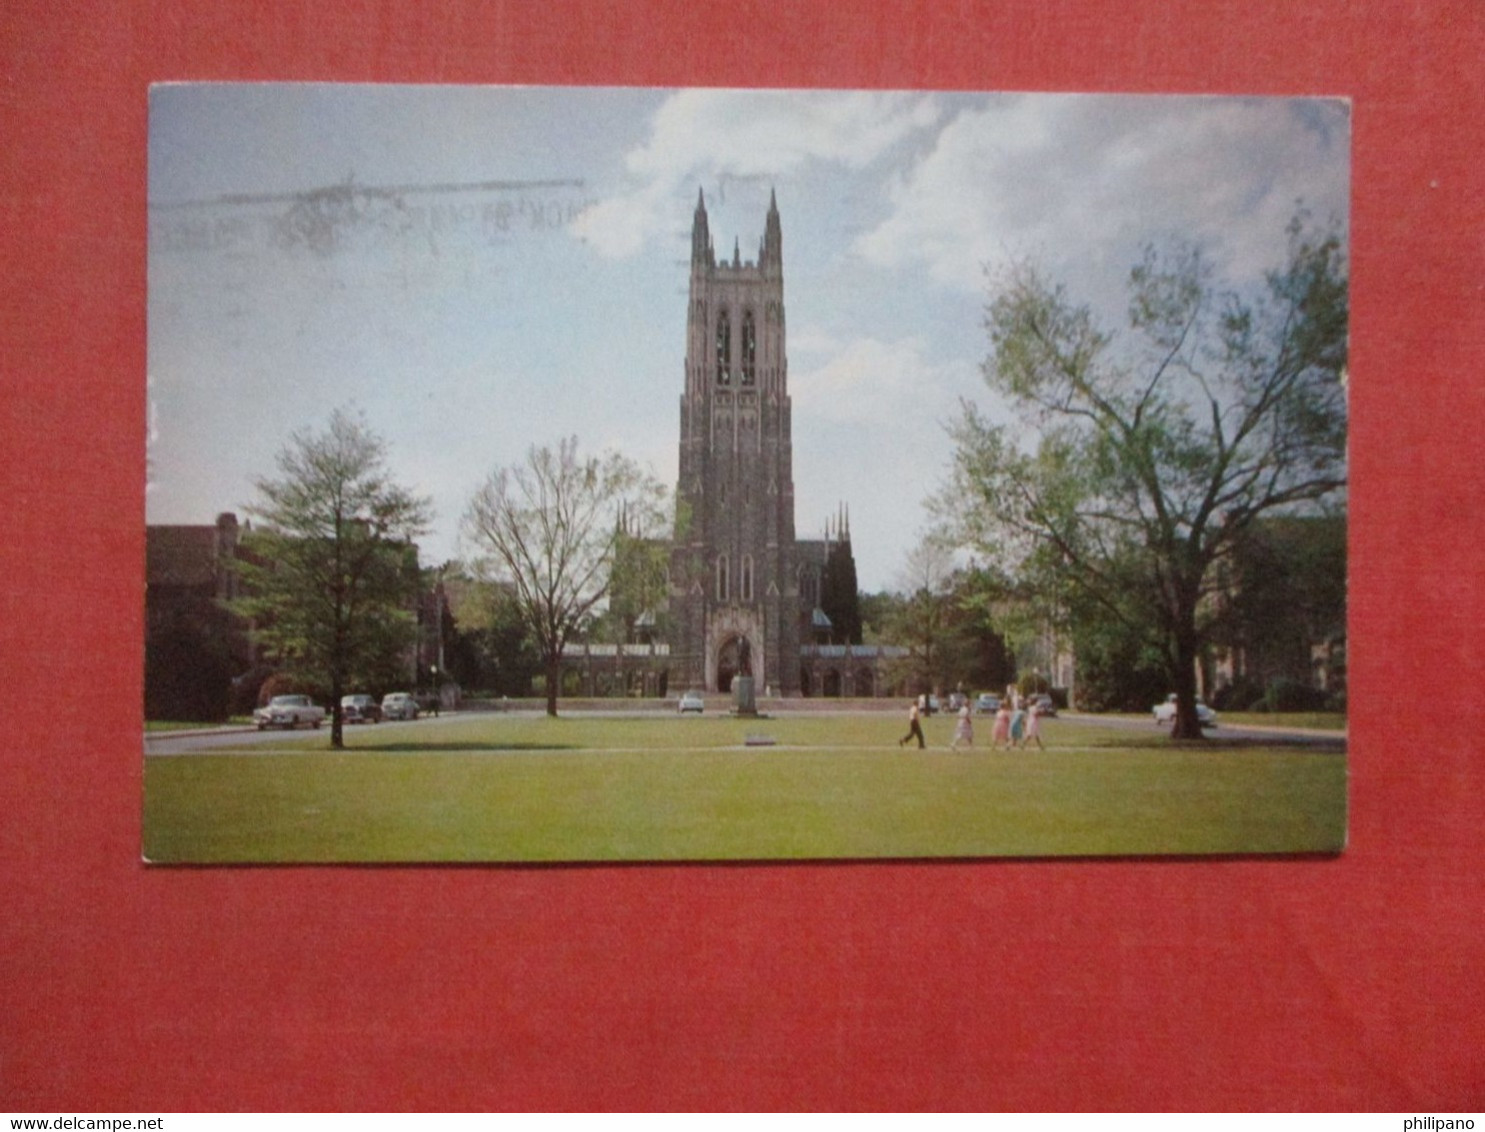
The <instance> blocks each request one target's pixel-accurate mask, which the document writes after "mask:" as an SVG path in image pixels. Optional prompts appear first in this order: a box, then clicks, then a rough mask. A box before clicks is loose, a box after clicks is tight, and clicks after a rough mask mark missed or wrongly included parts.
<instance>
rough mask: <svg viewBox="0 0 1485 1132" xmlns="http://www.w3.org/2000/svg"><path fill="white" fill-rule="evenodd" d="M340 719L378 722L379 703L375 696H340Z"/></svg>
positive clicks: (380, 718) (349, 721)
mask: <svg viewBox="0 0 1485 1132" xmlns="http://www.w3.org/2000/svg"><path fill="white" fill-rule="evenodd" d="M340 719H341V722H342V723H380V722H381V721H382V709H381V705H379V704H378V703H377V702H376V697H375V696H361V695H355V696H341V697H340Z"/></svg>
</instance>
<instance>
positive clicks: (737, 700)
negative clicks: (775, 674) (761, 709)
mask: <svg viewBox="0 0 1485 1132" xmlns="http://www.w3.org/2000/svg"><path fill="white" fill-rule="evenodd" d="M732 714H733V715H757V714H758V704H757V701H756V700H755V699H754V698H753V678H752V677H751V676H734V677H733V678H732Z"/></svg>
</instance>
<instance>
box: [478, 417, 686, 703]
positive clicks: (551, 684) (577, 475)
mask: <svg viewBox="0 0 1485 1132" xmlns="http://www.w3.org/2000/svg"><path fill="white" fill-rule="evenodd" d="M667 496H668V493H667V492H666V490H665V488H664V486H663V485H661V484H660V483H659V482H658V481H656V480H655V479H653V478H652V477H650V476H648V475H646V474H645V473H644V472H643V471H642V470H641V469H640V468H639V466H638V465H637V464H635V463H634V462H633V461H632V460H629V459H626V458H625V457H623V456H621V455H619V454H618V453H612V452H611V453H607V454H605V455H603V456H590V457H587V458H582V457H580V456H579V455H578V443H577V438H576V437H571V438H569V439H566V440H563V441H561V442H560V443H559V444H558V446H557V448H556V449H552V448H546V447H532V448H531V450H530V451H529V452H528V453H527V456H526V459H525V460H524V461H522V462H520V463H516V464H512V465H509V466H507V467H503V468H499V469H497V470H496V471H495V472H493V473H492V474H491V475H490V477H489V479H488V480H487V481H486V482H485V484H484V485H483V486H482V487H481V488H480V489H479V491H477V492H476V493H475V495H474V498H473V499H472V500H471V501H470V505H469V509H468V511H467V512H466V514H465V520H464V521H465V530H466V533H467V535H468V537H469V538H470V540H471V542H472V543H473V544H474V545H475V546H476V547H477V548H478V549H479V551H480V552H481V555H482V557H481V558H480V560H479V562H478V563H477V566H478V568H479V569H480V570H481V571H482V572H483V574H484V575H485V576H486V577H487V578H488V579H490V580H492V581H496V582H499V583H502V584H504V585H506V586H508V587H509V588H510V592H511V594H512V596H513V598H514V600H515V602H516V604H517V606H518V608H519V609H520V611H521V615H522V617H523V618H524V619H525V621H526V624H527V627H528V629H529V630H530V633H531V635H532V638H533V639H534V641H535V643H536V645H537V648H538V650H539V651H540V653H541V657H542V663H543V666H544V668H545V671H546V688H547V714H548V715H550V716H555V715H556V714H557V696H558V692H559V690H560V688H561V683H562V680H561V676H562V652H563V649H564V648H565V646H566V645H567V642H568V641H569V640H570V639H572V638H573V637H574V636H575V635H577V634H578V633H579V632H580V631H581V629H582V628H583V626H584V625H586V624H587V623H588V622H590V621H591V619H592V618H593V617H594V616H595V615H596V614H597V613H598V612H600V611H601V609H602V606H603V603H604V602H605V600H606V599H607V598H608V596H609V593H610V587H611V584H612V581H613V565H614V559H615V555H616V553H617V552H618V550H619V548H620V545H621V543H622V542H623V540H624V539H626V538H639V539H659V538H660V537H661V536H662V535H663V534H664V533H665V531H666V529H667V518H668V515H667V508H666V500H667ZM621 515H622V516H623V517H624V523H621V522H620V517H621ZM626 532H627V533H626Z"/></svg>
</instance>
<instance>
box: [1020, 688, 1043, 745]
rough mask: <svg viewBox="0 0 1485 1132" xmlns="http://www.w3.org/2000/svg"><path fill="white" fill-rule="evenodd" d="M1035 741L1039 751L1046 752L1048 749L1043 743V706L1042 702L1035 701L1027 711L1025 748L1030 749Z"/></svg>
mask: <svg viewBox="0 0 1485 1132" xmlns="http://www.w3.org/2000/svg"><path fill="white" fill-rule="evenodd" d="M1033 740H1035V742H1036V745H1037V749H1038V750H1042V751H1045V750H1046V749H1047V748H1046V746H1045V745H1044V744H1043V743H1042V705H1041V701H1040V700H1035V699H1033V700H1032V701H1031V704H1030V705H1029V706H1028V707H1027V709H1026V738H1025V739H1023V740H1022V742H1021V745H1022V746H1023V747H1029V746H1031V744H1032V741H1033Z"/></svg>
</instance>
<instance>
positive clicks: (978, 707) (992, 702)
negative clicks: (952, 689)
mask: <svg viewBox="0 0 1485 1132" xmlns="http://www.w3.org/2000/svg"><path fill="white" fill-rule="evenodd" d="M999 710H1000V697H999V696H994V695H991V694H990V693H989V692H981V693H980V694H979V695H978V696H976V697H975V711H976V712H977V713H979V714H980V715H994V714H995V713H996V712H998V711H999Z"/></svg>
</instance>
